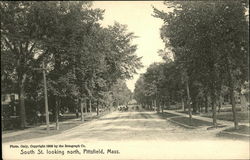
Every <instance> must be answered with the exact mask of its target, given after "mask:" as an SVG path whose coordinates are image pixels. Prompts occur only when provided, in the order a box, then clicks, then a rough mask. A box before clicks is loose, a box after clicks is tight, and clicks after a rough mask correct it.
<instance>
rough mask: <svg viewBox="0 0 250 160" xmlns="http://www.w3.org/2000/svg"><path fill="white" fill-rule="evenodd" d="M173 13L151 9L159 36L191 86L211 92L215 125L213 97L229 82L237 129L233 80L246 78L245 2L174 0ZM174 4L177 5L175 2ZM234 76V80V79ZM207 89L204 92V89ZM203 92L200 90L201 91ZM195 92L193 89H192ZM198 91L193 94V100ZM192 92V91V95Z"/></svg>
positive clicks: (246, 31) (214, 115) (239, 81)
mask: <svg viewBox="0 0 250 160" xmlns="http://www.w3.org/2000/svg"><path fill="white" fill-rule="evenodd" d="M173 4H175V9H174V11H173V12H169V13H164V12H163V11H159V10H157V9H154V12H155V16H156V17H158V18H161V19H163V20H164V22H165V23H164V25H163V26H162V28H161V37H162V39H163V40H164V41H165V44H166V47H169V48H170V49H171V51H172V52H173V53H174V57H175V58H176V60H177V61H179V62H181V64H182V65H183V66H184V68H185V69H186V71H187V75H188V77H189V79H190V80H192V81H191V82H192V83H193V84H192V83H191V86H193V87H195V85H197V84H199V85H201V86H202V88H203V89H204V90H205V92H207V91H208V92H209V93H210V97H211V102H212V108H213V124H214V126H215V127H216V104H215V101H216V99H217V98H216V97H217V96H219V95H220V90H221V86H222V84H223V83H224V84H226V82H227V81H228V82H229V84H227V85H228V86H230V89H231V99H232V110H233V115H234V121H235V128H237V118H236V113H235V112H236V110H235V102H234V94H233V93H234V92H233V91H234V90H235V83H236V82H238V83H242V82H243V81H246V78H245V77H244V75H246V74H244V73H246V72H245V71H246V68H247V67H246V65H247V62H246V59H247V58H246V57H247V50H248V49H247V47H246V43H247V42H248V41H249V40H248V38H247V36H246V35H247V33H248V30H247V29H248V23H247V20H246V15H245V12H246V10H245V4H244V3H242V2H240V1H223V2H173ZM176 4H177V5H176ZM236 79H237V80H236ZM206 90H207V91H206ZM202 92H203V91H202ZM191 93H195V92H194V88H193V89H192V90H191ZM198 93H201V91H199V92H196V93H195V94H193V97H192V101H194V100H195V99H196V98H195V97H197V96H198V95H199V94H198ZM191 95H192V94H191Z"/></svg>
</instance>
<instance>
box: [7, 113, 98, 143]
mask: <svg viewBox="0 0 250 160" xmlns="http://www.w3.org/2000/svg"><path fill="white" fill-rule="evenodd" d="M95 116H96V113H95V112H92V113H91V114H89V113H88V114H86V113H85V114H84V119H85V120H87V121H91V120H93V119H95ZM99 116H102V114H100V115H99ZM82 123H83V122H81V121H80V117H79V118H73V119H68V120H65V121H60V122H59V126H63V125H68V126H70V125H71V126H72V124H74V125H73V126H72V127H73V128H74V127H76V126H78V125H80V124H82ZM55 126H56V123H55V122H53V123H50V128H51V131H50V134H53V132H55ZM69 129H72V128H69ZM65 130H68V129H67V127H66V128H65V129H59V130H58V132H62V131H65ZM39 132H40V134H41V133H42V134H43V132H44V134H45V133H46V124H42V125H40V126H34V127H31V128H27V129H24V130H16V131H11V132H8V131H3V132H2V139H3V140H4V139H10V138H12V137H13V138H15V137H20V136H23V135H28V134H32V133H39ZM55 134H56V133H55Z"/></svg>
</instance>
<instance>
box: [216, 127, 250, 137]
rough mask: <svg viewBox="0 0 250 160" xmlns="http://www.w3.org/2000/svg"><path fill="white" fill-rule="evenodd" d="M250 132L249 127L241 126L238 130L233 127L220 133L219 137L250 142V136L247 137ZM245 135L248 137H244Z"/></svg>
mask: <svg viewBox="0 0 250 160" xmlns="http://www.w3.org/2000/svg"><path fill="white" fill-rule="evenodd" d="M249 131H250V128H249V126H244V125H240V126H239V129H238V130H235V129H234V128H233V127H232V128H228V129H225V130H223V131H222V132H220V133H218V134H217V136H218V137H224V138H226V139H228V138H230V139H236V140H247V141H249V136H247V135H250V133H249ZM234 133H236V134H234ZM237 133H238V134H237ZM242 134H243V135H242ZM244 135H246V136H244Z"/></svg>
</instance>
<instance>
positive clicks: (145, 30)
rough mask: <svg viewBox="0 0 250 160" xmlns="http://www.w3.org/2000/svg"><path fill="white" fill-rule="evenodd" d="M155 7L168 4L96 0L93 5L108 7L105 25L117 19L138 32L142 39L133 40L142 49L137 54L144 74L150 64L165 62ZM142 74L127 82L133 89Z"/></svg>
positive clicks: (129, 30)
mask: <svg viewBox="0 0 250 160" xmlns="http://www.w3.org/2000/svg"><path fill="white" fill-rule="evenodd" d="M152 6H154V7H156V8H158V9H160V10H163V9H164V10H165V9H166V8H167V7H166V6H165V5H164V4H163V2H162V1H95V2H93V8H101V9H105V13H104V20H103V21H102V22H101V24H102V25H103V26H107V25H113V24H114V22H115V21H117V22H119V23H120V24H126V25H127V27H128V32H134V33H135V36H138V38H136V39H134V40H133V44H137V46H138V49H137V51H136V53H135V54H137V55H138V57H142V59H141V61H142V64H143V65H144V67H143V68H142V69H140V70H138V73H139V74H140V73H144V72H145V71H146V69H147V67H148V66H149V65H150V64H152V63H154V62H161V61H162V58H161V57H160V56H159V55H158V53H157V51H158V50H159V49H164V43H163V41H162V40H161V38H160V27H161V26H162V24H163V21H162V20H161V19H158V18H155V17H153V16H152V14H153V8H152ZM139 74H137V75H134V77H133V78H132V79H130V80H127V81H126V84H127V86H128V88H129V89H130V90H131V91H133V90H134V87H135V82H136V80H137V79H138V78H139Z"/></svg>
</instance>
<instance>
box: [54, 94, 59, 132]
mask: <svg viewBox="0 0 250 160" xmlns="http://www.w3.org/2000/svg"><path fill="white" fill-rule="evenodd" d="M59 107H60V99H59V97H58V96H56V111H55V118H56V130H59Z"/></svg>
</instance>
